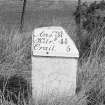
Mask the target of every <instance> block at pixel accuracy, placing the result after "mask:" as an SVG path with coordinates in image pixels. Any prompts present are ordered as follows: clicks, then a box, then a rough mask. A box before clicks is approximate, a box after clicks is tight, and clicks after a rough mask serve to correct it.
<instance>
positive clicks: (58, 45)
mask: <svg viewBox="0 0 105 105" xmlns="http://www.w3.org/2000/svg"><path fill="white" fill-rule="evenodd" d="M32 44H33V45H32V51H33V55H35V56H58V57H59V56H61V57H79V53H78V50H77V48H76V46H75V43H74V42H73V41H72V39H71V38H70V36H69V35H68V34H67V33H66V31H65V30H64V29H63V28H62V27H54V26H52V27H42V28H37V29H35V30H34V32H33V35H32Z"/></svg>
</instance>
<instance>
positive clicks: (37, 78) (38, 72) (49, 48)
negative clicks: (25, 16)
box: [32, 26, 79, 98]
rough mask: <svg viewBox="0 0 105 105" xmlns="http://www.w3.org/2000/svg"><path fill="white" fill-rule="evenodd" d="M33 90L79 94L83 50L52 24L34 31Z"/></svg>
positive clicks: (35, 93) (63, 31) (36, 94)
mask: <svg viewBox="0 0 105 105" xmlns="http://www.w3.org/2000/svg"><path fill="white" fill-rule="evenodd" d="M32 52H33V55H32V88H33V90H32V93H33V98H36V96H38V97H40V98H42V95H43V94H44V96H45V95H47V96H48V94H50V93H51V94H52V93H53V94H57V95H63V94H66V95H69V96H72V95H74V94H75V89H76V74H77V67H78V57H79V52H78V50H77V48H76V45H75V43H74V42H73V40H72V39H71V38H70V35H68V34H67V33H66V31H65V30H64V29H63V28H62V27H57V26H55V27H54V26H50V27H41V28H37V29H35V30H34V32H33V34H32Z"/></svg>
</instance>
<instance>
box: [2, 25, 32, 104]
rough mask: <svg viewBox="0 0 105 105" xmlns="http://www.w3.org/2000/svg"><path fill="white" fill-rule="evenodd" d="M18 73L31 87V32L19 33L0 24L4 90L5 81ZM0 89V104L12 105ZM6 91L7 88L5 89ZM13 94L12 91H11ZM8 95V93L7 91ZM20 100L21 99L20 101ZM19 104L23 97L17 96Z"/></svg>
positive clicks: (24, 102)
mask: <svg viewBox="0 0 105 105" xmlns="http://www.w3.org/2000/svg"><path fill="white" fill-rule="evenodd" d="M15 74H18V75H20V76H22V77H23V78H24V79H25V80H27V81H28V83H29V84H30V87H31V32H27V33H20V32H19V30H18V29H16V28H14V29H13V28H12V29H10V30H9V29H7V28H6V27H4V26H3V25H2V24H1V25H0V75H1V76H2V77H4V80H1V78H0V81H1V83H0V84H2V82H4V83H3V84H4V85H3V87H2V85H0V90H1V88H3V90H5V86H6V81H8V79H9V78H10V77H11V76H13V75H15ZM3 90H2V91H0V104H1V105H14V103H13V100H12V99H11V100H10V101H8V100H6V98H5V91H3ZM6 91H7V90H6ZM13 94H14V93H13ZM9 95H10V93H9ZM14 96H15V94H14ZM21 100H22V101H21ZM18 101H19V105H21V104H20V102H22V103H23V104H24V105H27V104H26V101H25V99H24V98H23V99H21V98H20V96H18ZM29 105H32V96H31V95H30V98H29Z"/></svg>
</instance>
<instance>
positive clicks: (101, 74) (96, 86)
mask: <svg viewBox="0 0 105 105" xmlns="http://www.w3.org/2000/svg"><path fill="white" fill-rule="evenodd" d="M33 8H34V6H33ZM46 12H47V13H48V12H49V13H48V14H50V11H48V10H43V11H41V12H40V15H38V11H36V12H34V11H33V13H34V16H35V18H32V19H30V21H29V23H28V22H27V23H25V30H27V28H26V27H28V32H23V33H19V31H18V29H17V26H16V27H14V26H12V28H10V29H9V27H8V28H7V27H6V26H5V25H4V23H2V24H0V75H2V76H3V77H4V78H5V79H7V80H8V79H9V78H10V77H11V76H13V75H15V74H18V75H20V76H22V77H23V78H25V79H26V80H27V81H28V82H29V83H30V84H31V31H32V30H33V28H36V27H39V26H46V25H48V26H49V25H60V26H63V27H64V28H66V29H67V32H68V33H69V34H70V35H71V37H72V38H73V39H74V40H75V41H77V36H76V32H75V28H76V27H75V23H74V21H73V20H72V21H69V20H71V16H70V17H69V11H67V12H66V13H65V14H62V11H60V13H59V14H58V15H56V14H57V12H55V13H53V11H51V14H52V15H51V14H50V15H51V18H50V17H49V16H50V15H48V14H47V16H48V17H46V16H44V17H40V16H42V15H43V14H45V13H46ZM58 12H59V11H58ZM8 13H9V12H8ZM13 13H14V12H13ZM42 13H43V14H42ZM36 14H37V15H36ZM41 14H42V15H41ZM59 15H60V17H59ZM28 16H30V15H29V14H28V12H27V16H26V20H25V21H27V20H28V19H29V17H28ZM31 16H33V15H32V14H31ZM34 16H33V17H34ZM38 17H40V18H39V20H40V21H38V20H37V18H38ZM7 21H8V20H7ZM17 21H18V20H17ZM31 23H33V24H31ZM34 23H35V24H34ZM29 24H31V25H29ZM29 31H30V32H29ZM101 32H102V28H101V30H100V32H99V31H97V30H94V32H93V33H91V36H94V35H96V34H97V36H100V37H99V38H98V39H100V41H99V42H97V41H98V40H97V38H94V40H93V41H92V42H93V43H92V45H91V47H90V54H89V55H88V56H87V57H86V56H85V55H84V56H83V57H82V58H80V60H82V62H83V63H82V65H79V70H78V83H77V87H78V88H79V92H78V94H76V95H75V96H73V97H72V98H71V97H69V96H67V94H65V95H62V96H60V95H58V94H55V93H54V94H53V93H52V94H51V95H50V96H51V97H49V96H46V97H45V96H41V98H40V99H37V98H36V99H35V100H34V101H35V105H105V46H104V45H105V37H104V35H103V37H101V36H102V35H100V34H104V33H101ZM93 34H94V35H93ZM86 53H87V52H86ZM85 57H86V59H85ZM3 89H4V90H5V87H3ZM18 98H19V96H18ZM19 100H20V98H19ZM24 100H25V99H24V98H23V105H26V102H25V101H24ZM0 104H1V105H14V103H13V102H12V100H11V101H7V100H6V99H5V97H4V93H3V91H0ZM19 105H20V104H19ZM28 105H33V100H32V96H30V98H29V104H28Z"/></svg>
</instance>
